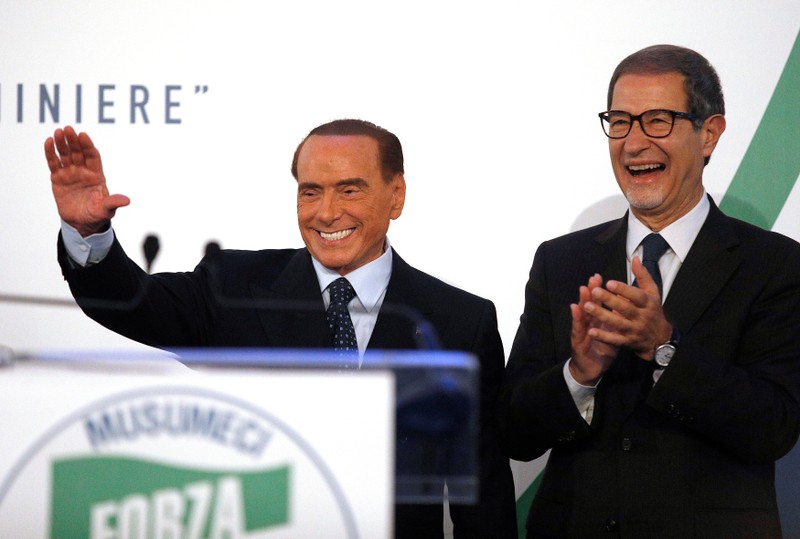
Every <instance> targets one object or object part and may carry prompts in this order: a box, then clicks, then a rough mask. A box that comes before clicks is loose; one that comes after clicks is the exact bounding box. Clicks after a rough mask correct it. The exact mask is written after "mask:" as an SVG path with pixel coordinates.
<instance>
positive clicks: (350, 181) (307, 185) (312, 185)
mask: <svg viewBox="0 0 800 539" xmlns="http://www.w3.org/2000/svg"><path fill="white" fill-rule="evenodd" d="M348 185H355V186H358V187H366V186H367V180H365V179H364V178H345V179H343V180H339V181H337V182H336V185H335V187H347V186H348ZM320 187H322V186H321V185H320V184H318V183H316V182H301V183H298V184H297V188H298V189H319V188H320Z"/></svg>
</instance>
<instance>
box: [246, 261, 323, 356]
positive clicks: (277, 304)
mask: <svg viewBox="0 0 800 539" xmlns="http://www.w3.org/2000/svg"><path fill="white" fill-rule="evenodd" d="M250 290H251V292H252V294H253V297H254V298H255V299H257V300H259V301H261V302H262V305H263V306H264V308H263V309H262V311H261V312H260V313H259V317H260V319H261V323H262V325H263V327H264V331H265V333H266V334H267V337H268V340H269V343H270V345H271V346H274V347H281V348H297V347H304V348H329V347H331V346H332V341H331V335H330V331H329V329H328V325H327V321H326V319H325V308H324V303H323V302H322V295H321V294H320V290H319V281H318V280H317V275H316V273H315V272H314V266H313V265H312V264H311V255H310V254H309V253H308V251H307V250H305V249H301V250H299V251H298V252H297V254H295V256H294V257H293V258H292V259H291V260H290V261H289V263H288V264H287V265H286V267H285V268H284V270H283V272H282V273H281V274H280V275H279V276H278V278H277V279H275V280H274V281H273V283H272V285H270V286H265V285H263V284H257V283H253V284H251V286H250Z"/></svg>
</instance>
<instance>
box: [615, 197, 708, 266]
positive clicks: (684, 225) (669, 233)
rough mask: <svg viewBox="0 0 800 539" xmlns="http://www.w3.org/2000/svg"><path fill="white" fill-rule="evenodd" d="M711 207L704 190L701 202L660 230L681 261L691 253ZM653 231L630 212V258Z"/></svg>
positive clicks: (628, 242) (628, 251) (628, 245)
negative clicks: (690, 250)
mask: <svg viewBox="0 0 800 539" xmlns="http://www.w3.org/2000/svg"><path fill="white" fill-rule="evenodd" d="M710 209H711V204H710V203H709V202H708V197H707V196H706V194H705V192H703V196H702V197H701V198H700V202H698V203H697V204H696V205H695V207H694V208H692V209H691V211H689V213H687V214H686V215H684V216H683V217H681V218H680V219H678V220H677V221H675V222H674V223H671V224H669V225H667V227H666V228H664V229H663V230H661V231H660V232H659V234H661V235H662V236H663V237H664V239H665V240H667V243H669V246H670V248H671V249H672V251H673V252H674V253H675V256H677V257H678V259H679V260H680V261H681V263H683V261H684V260H686V255H688V254H689V249H691V248H692V244H693V243H694V240H695V238H696V237H697V235H698V234H699V233H700V229H701V228H702V227H703V223H704V222H705V220H706V217H708V212H709V210H710ZM651 232H652V230H650V229H649V228H647V227H646V226H645V225H644V224H643V223H642V222H641V221H639V219H637V218H636V217H635V216H634V215H633V212H628V240H627V244H626V251H627V254H628V260H631V259H632V258H633V253H634V252H636V248H637V247H639V244H640V243H641V242H642V240H643V239H644V237H645V236H647V235H648V234H650V233H651Z"/></svg>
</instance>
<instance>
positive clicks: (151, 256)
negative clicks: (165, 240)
mask: <svg viewBox="0 0 800 539" xmlns="http://www.w3.org/2000/svg"><path fill="white" fill-rule="evenodd" d="M160 248H161V245H160V243H159V241H158V236H156V235H155V234H148V235H147V237H145V239H144V243H142V251H143V252H144V261H145V270H146V271H147V273H150V268H151V267H152V266H153V261H154V260H155V259H156V256H157V255H158V250H159V249H160Z"/></svg>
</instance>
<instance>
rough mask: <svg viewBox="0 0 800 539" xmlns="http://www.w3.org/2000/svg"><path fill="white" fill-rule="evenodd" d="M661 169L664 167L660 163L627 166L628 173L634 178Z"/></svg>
mask: <svg viewBox="0 0 800 539" xmlns="http://www.w3.org/2000/svg"><path fill="white" fill-rule="evenodd" d="M662 168H664V165H662V164H660V163H648V164H646V165H629V166H628V172H630V173H631V174H633V175H634V176H638V175H639V174H643V173H645V172H650V171H652V170H660V169H662Z"/></svg>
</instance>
